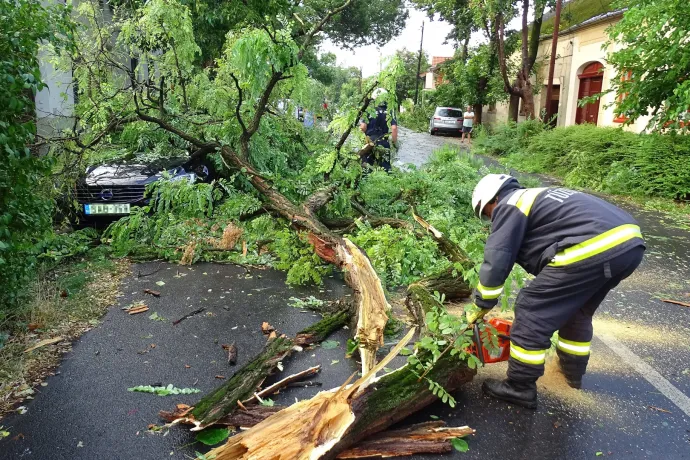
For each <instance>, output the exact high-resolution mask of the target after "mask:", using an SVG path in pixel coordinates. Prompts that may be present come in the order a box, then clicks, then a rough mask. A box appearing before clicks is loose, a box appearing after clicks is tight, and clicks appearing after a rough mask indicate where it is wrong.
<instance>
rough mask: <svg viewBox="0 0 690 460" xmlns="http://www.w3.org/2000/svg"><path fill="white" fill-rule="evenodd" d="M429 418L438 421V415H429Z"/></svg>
mask: <svg viewBox="0 0 690 460" xmlns="http://www.w3.org/2000/svg"><path fill="white" fill-rule="evenodd" d="M429 418H430V419H431V420H438V419H439V416H438V415H430V416H429Z"/></svg>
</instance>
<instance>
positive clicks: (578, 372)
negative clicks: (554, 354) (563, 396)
mask: <svg viewBox="0 0 690 460" xmlns="http://www.w3.org/2000/svg"><path fill="white" fill-rule="evenodd" d="M583 364H584V365H583ZM586 366H587V360H583V359H582V358H581V357H579V356H570V355H567V354H565V353H560V352H559V353H558V368H559V369H560V370H561V374H563V376H564V377H565V381H566V383H567V384H568V386H569V387H570V388H575V389H576V390H579V389H580V388H582V376H583V375H584V372H583V369H586Z"/></svg>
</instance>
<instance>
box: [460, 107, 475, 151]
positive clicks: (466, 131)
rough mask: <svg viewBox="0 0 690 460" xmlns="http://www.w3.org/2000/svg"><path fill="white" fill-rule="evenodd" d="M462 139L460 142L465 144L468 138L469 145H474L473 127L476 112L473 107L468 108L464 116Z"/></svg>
mask: <svg viewBox="0 0 690 460" xmlns="http://www.w3.org/2000/svg"><path fill="white" fill-rule="evenodd" d="M462 118H463V120H462V138H461V139H460V141H461V142H462V143H463V144H464V143H465V136H467V144H468V145H472V126H473V125H474V112H473V111H472V106H471V105H468V106H467V111H466V112H465V113H464V114H463V115H462Z"/></svg>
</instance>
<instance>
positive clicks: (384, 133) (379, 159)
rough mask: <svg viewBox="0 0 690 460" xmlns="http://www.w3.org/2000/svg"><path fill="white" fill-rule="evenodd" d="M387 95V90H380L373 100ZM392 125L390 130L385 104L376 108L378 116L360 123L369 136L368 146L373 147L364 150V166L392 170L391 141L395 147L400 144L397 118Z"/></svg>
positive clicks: (392, 119) (391, 122)
mask: <svg viewBox="0 0 690 460" xmlns="http://www.w3.org/2000/svg"><path fill="white" fill-rule="evenodd" d="M385 93H386V90H385V89H382V88H378V89H377V90H376V91H375V92H374V94H373V98H374V99H376V98H377V97H378V96H380V95H382V94H385ZM390 125H391V126H390V130H389V129H388V106H387V104H386V103H385V102H383V103H382V104H379V106H378V107H376V114H375V115H374V116H373V117H369V118H368V120H366V121H365V120H362V121H361V122H360V125H359V128H360V129H361V130H362V132H363V133H364V134H365V135H366V136H367V144H368V145H370V146H372V147H373V148H371V149H367V148H365V149H362V150H364V151H365V152H366V153H364V154H363V155H362V166H364V163H366V164H368V165H370V166H379V167H381V168H383V169H385V170H386V172H388V171H390V170H391V154H390V149H391V144H390V142H389V139H390V140H391V141H392V142H393V144H394V145H396V144H397V143H398V122H397V121H396V119H395V118H391V121H390Z"/></svg>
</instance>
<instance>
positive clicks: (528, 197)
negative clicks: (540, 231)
mask: <svg viewBox="0 0 690 460" xmlns="http://www.w3.org/2000/svg"><path fill="white" fill-rule="evenodd" d="M544 190H546V187H543V188H528V189H527V190H525V193H523V194H522V196H521V197H520V199H518V200H517V203H516V204H515V206H517V207H518V209H520V211H522V213H523V214H524V215H526V216H529V212H530V210H531V209H532V205H533V204H534V200H536V199H537V196H539V194H540V193H541V192H543V191H544ZM511 198H512V197H511Z"/></svg>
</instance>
